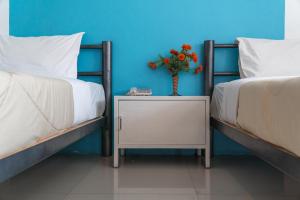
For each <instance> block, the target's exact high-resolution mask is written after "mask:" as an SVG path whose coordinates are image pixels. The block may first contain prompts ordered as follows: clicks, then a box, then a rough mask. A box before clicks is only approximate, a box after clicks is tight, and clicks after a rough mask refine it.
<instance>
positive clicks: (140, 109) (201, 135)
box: [118, 100, 207, 145]
mask: <svg viewBox="0 0 300 200" xmlns="http://www.w3.org/2000/svg"><path fill="white" fill-rule="evenodd" d="M206 102H207V101H204V100H184V101H182V100H168V101H164V100H145V101H135V100H125V101H123V100H122V101H119V105H118V106H119V121H118V125H119V126H118V128H119V144H127V145H154V144H155V145H202V144H205V135H206V134H205V133H206V124H207V123H206Z"/></svg>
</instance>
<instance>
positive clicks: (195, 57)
mask: <svg viewBox="0 0 300 200" xmlns="http://www.w3.org/2000/svg"><path fill="white" fill-rule="evenodd" d="M191 58H192V59H193V61H194V62H195V63H196V62H198V56H197V54H196V53H195V52H193V53H192V54H191Z"/></svg>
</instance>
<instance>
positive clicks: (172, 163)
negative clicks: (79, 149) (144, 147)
mask: <svg viewBox="0 0 300 200" xmlns="http://www.w3.org/2000/svg"><path fill="white" fill-rule="evenodd" d="M176 163H177V164H176ZM100 180H101V181H100ZM71 193H73V194H109V193H122V194H138V193H140V194H141V193H154V194H165V193H167V194H172V193H178V194H196V190H195V188H194V185H193V183H192V181H191V179H190V176H189V173H188V170H187V168H186V167H185V165H184V163H183V162H181V161H180V159H179V160H177V159H169V158H166V159H156V158H155V159H151V158H150V159H147V160H145V158H126V160H124V161H123V162H122V165H121V167H120V168H119V169H112V168H111V166H105V167H104V166H103V165H102V166H100V165H99V166H95V168H94V169H93V170H92V171H91V172H90V174H89V175H88V176H86V177H85V178H84V179H83V180H82V181H81V182H80V183H79V184H78V185H77V186H76V187H75V188H74V190H72V192H71Z"/></svg>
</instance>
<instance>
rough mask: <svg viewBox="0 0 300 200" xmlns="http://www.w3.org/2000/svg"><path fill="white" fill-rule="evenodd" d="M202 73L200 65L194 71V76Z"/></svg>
mask: <svg viewBox="0 0 300 200" xmlns="http://www.w3.org/2000/svg"><path fill="white" fill-rule="evenodd" d="M202 71H203V66H202V65H200V66H199V67H197V68H196V69H195V74H199V73H200V72H202Z"/></svg>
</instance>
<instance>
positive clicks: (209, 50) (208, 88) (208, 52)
mask: <svg viewBox="0 0 300 200" xmlns="http://www.w3.org/2000/svg"><path fill="white" fill-rule="evenodd" d="M214 65H215V41H214V40H206V41H205V42H204V70H205V71H204V74H205V86H204V87H205V88H204V93H205V95H206V96H210V97H212V93H213V89H214V67H215V66H214ZM211 155H212V156H213V155H214V129H213V128H212V127H211Z"/></svg>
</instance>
